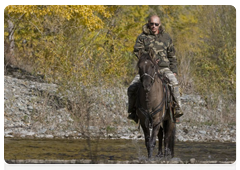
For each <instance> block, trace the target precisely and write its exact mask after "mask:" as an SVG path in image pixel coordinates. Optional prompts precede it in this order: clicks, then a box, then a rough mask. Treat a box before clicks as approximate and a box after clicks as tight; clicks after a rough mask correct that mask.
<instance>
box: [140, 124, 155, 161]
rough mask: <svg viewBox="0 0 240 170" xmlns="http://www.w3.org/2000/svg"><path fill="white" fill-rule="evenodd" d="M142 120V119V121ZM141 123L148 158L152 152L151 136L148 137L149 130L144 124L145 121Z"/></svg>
mask: <svg viewBox="0 0 240 170" xmlns="http://www.w3.org/2000/svg"><path fill="white" fill-rule="evenodd" d="M143 122H144V121H143ZM140 123H141V127H142V129H143V133H144V137H145V146H146V148H147V152H148V158H150V157H151V156H152V152H151V147H150V146H151V138H150V130H149V128H148V127H146V126H145V122H144V123H142V122H140Z"/></svg>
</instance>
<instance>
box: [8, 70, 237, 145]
mask: <svg viewBox="0 0 240 170" xmlns="http://www.w3.org/2000/svg"><path fill="white" fill-rule="evenodd" d="M29 77H31V76H28V77H26V76H22V75H21V73H19V71H16V72H13V73H11V74H10V75H5V76H4V136H5V137H9V138H13V137H14V138H15V137H19V138H73V139H79V138H85V137H86V136H91V137H96V136H98V137H100V138H112V139H144V138H143V133H142V131H139V130H138V126H137V125H136V124H134V122H132V121H129V120H127V119H126V117H127V115H128V114H127V112H126V104H127V95H126V94H127V93H126V88H113V89H104V88H97V87H96V88H95V89H91V90H88V91H87V92H86V93H87V96H88V98H89V101H88V102H87V103H90V102H91V106H86V107H87V108H89V109H86V110H87V111H88V112H87V113H88V114H87V117H88V119H86V120H89V122H86V121H85V117H86V116H85V117H84V119H83V117H79V115H81V116H82V112H81V111H82V109H84V108H83V107H84V106H85V105H81V107H80V110H79V113H78V117H77V116H76V112H74V111H73V110H74V109H73V106H75V105H77V104H76V103H77V102H76V101H77V100H76V99H75V98H74V97H72V95H73V94H72V93H71V92H69V93H68V94H67V95H66V94H61V93H59V90H58V88H59V87H58V85H56V84H48V83H45V82H44V81H43V80H42V79H41V78H39V77H38V78H29ZM89 91H90V92H91V93H90V92H89ZM99 96H101V99H99V98H98V97H99ZM181 99H182V102H183V110H184V112H185V115H184V116H183V117H182V118H181V123H180V124H177V131H176V140H177V141H192V142H194V141H198V142H199V141H220V142H236V126H235V125H234V124H230V123H225V122H224V121H223V118H224V113H223V111H222V110H221V105H220V106H219V110H218V111H217V113H216V111H213V110H210V109H208V108H207V107H206V104H205V101H204V100H202V99H201V97H200V96H198V95H186V94H183V95H182V98H181ZM232 107H233V108H234V107H235V105H234V104H233V106H232ZM90 108H91V109H90ZM75 110H76V109H75ZM228 114H229V116H231V117H232V118H233V119H234V118H235V115H236V113H228ZM216 115H219V116H216ZM213 119H216V121H214V122H215V123H211V122H213V121H212V120H213ZM81 120H84V121H81ZM216 122H217V123H216Z"/></svg>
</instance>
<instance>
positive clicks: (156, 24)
mask: <svg viewBox="0 0 240 170" xmlns="http://www.w3.org/2000/svg"><path fill="white" fill-rule="evenodd" d="M150 25H151V26H153V25H155V26H156V27H157V26H159V24H158V23H152V22H151V23H150Z"/></svg>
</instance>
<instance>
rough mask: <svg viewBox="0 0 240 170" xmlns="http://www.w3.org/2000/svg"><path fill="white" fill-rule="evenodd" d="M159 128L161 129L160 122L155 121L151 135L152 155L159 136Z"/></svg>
mask: <svg viewBox="0 0 240 170" xmlns="http://www.w3.org/2000/svg"><path fill="white" fill-rule="evenodd" d="M159 129H160V123H156V124H155V123H154V124H153V130H152V135H151V139H150V153H151V155H150V156H152V152H153V149H154V147H155V145H156V138H157V136H158V133H159Z"/></svg>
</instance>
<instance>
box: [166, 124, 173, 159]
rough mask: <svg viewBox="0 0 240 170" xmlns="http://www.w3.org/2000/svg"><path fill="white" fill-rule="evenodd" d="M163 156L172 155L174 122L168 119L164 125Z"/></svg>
mask: <svg viewBox="0 0 240 170" xmlns="http://www.w3.org/2000/svg"><path fill="white" fill-rule="evenodd" d="M164 132H165V136H164V148H165V152H164V156H171V157H173V156H174V142H175V141H174V140H175V123H173V122H172V121H171V120H170V119H169V120H168V121H166V122H165V125H164Z"/></svg>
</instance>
